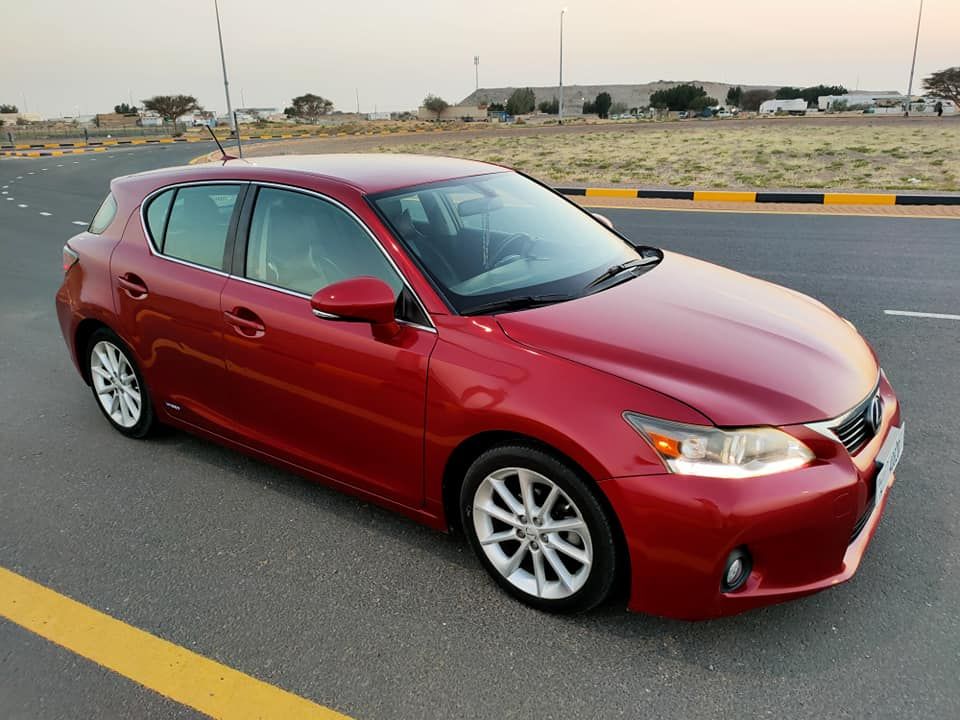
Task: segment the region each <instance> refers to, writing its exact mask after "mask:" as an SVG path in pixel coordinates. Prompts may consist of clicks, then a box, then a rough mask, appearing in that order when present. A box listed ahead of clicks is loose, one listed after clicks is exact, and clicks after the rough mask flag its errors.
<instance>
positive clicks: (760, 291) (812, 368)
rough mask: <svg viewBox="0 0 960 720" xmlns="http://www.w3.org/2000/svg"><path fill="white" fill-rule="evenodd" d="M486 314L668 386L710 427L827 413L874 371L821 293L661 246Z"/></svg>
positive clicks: (866, 383)
mask: <svg viewBox="0 0 960 720" xmlns="http://www.w3.org/2000/svg"><path fill="white" fill-rule="evenodd" d="M497 320H498V322H499V323H500V326H501V328H502V329H503V331H504V332H505V333H506V335H507V336H508V337H510V338H512V339H513V340H515V341H517V342H519V343H522V344H524V345H526V346H529V347H531V348H535V349H537V350H540V351H543V352H548V353H551V354H554V355H558V356H561V357H564V358H567V359H569V360H572V361H574V362H578V363H581V364H583V365H588V366H590V367H593V368H596V369H597V370H601V371H603V372H607V373H611V374H613V375H616V376H618V377H621V378H623V379H625V380H628V381H630V382H633V383H637V384H639V385H643V386H645V387H648V388H650V389H652V390H656V391H658V392H661V393H665V394H667V395H671V396H672V397H674V398H676V399H678V400H680V401H682V402H684V403H686V404H688V405H690V406H692V407H694V408H695V409H697V410H699V411H700V412H701V413H703V414H704V415H706V416H707V417H709V418H710V419H711V420H712V421H713V422H714V423H716V424H717V425H721V426H744V425H792V424H798V423H805V422H811V421H815V420H825V419H828V418H833V417H836V416H838V415H841V414H842V413H844V412H845V411H847V410H849V409H850V408H852V407H853V406H854V405H856V404H857V403H858V402H859V401H861V400H862V399H863V398H864V397H866V396H867V394H868V393H869V392H870V391H871V390H872V389H873V387H874V385H875V384H876V381H877V374H878V371H879V368H878V366H877V361H876V358H875V356H874V354H873V352H872V350H871V349H870V347H869V346H868V345H867V343H866V342H865V341H864V340H863V338H861V337H860V335H859V334H858V333H857V332H856V330H854V328H853V327H852V326H851V325H850V324H849V323H847V322H846V321H845V320H843V318H841V317H840V316H838V315H837V314H836V313H834V312H833V311H832V310H830V309H829V308H828V307H827V306H825V305H824V304H823V303H821V302H818V301H817V300H814V299H813V298H810V297H807V296H806V295H803V294H801V293H798V292H795V291H793V290H789V289H787V288H784V287H780V286H778V285H774V284H772V283H769V282H766V281H763V280H759V279H757V278H753V277H749V276H747V275H742V274H740V273H737V272H734V271H732V270H727V269H725V268H722V267H719V266H717V265H713V264H711V263H707V262H703V261H700V260H695V259H693V258H689V257H686V256H683V255H678V254H676V253H669V252H668V253H664V258H663V260H662V262H660V264H659V265H657V266H656V267H654V268H652V269H650V270H649V271H647V272H646V273H644V274H643V275H641V276H640V277H638V278H636V279H633V280H629V281H627V282H624V283H622V284H620V285H617V286H615V287H612V288H610V289H608V290H604V291H601V292H598V293H595V294H593V295H588V296H586V297H583V298H579V299H577V300H571V301H569V302H564V303H558V304H555V305H549V306H546V307H542V308H536V309H531V310H524V311H522V312H513V313H507V314H501V315H498V316H497ZM557 391H558V392H562V391H563V389H562V388H558V389H557ZM623 409H624V410H635V411H638V412H643V408H627V407H625V408H623Z"/></svg>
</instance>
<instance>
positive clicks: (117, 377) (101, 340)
mask: <svg viewBox="0 0 960 720" xmlns="http://www.w3.org/2000/svg"><path fill="white" fill-rule="evenodd" d="M87 370H88V373H89V377H90V386H91V387H92V388H93V396H94V397H95V398H96V400H97V406H98V407H99V408H100V411H101V412H102V413H103V414H104V416H105V417H106V418H107V420H108V421H109V422H110V424H111V425H113V427H114V429H116V430H117V431H118V432H121V433H123V434H124V435H126V436H128V437H134V438H142V437H146V436H147V435H148V434H149V433H150V431H151V430H152V429H153V426H154V424H155V418H154V414H153V404H152V403H151V401H150V393H149V392H148V391H147V386H146V384H145V383H144V382H143V377H142V376H141V374H140V370H139V369H138V368H137V365H136V362H135V361H134V359H133V354H132V353H131V352H130V350H129V349H127V346H126V344H124V342H123V341H122V340H121V339H120V338H119V337H118V336H117V334H116V333H114V332H113V331H111V330H108V329H106V328H101V329H100V330H97V331H96V332H94V333H93V335H91V336H90V340H89V342H88V343H87Z"/></svg>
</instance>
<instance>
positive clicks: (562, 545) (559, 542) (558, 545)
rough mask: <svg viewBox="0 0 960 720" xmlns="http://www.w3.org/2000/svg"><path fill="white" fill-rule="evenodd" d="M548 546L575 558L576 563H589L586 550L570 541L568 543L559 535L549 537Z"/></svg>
mask: <svg viewBox="0 0 960 720" xmlns="http://www.w3.org/2000/svg"><path fill="white" fill-rule="evenodd" d="M550 547H552V548H554V549H556V550H559V551H560V552H562V553H563V554H564V555H566V556H567V557H569V558H573V559H574V560H576V561H577V562H578V563H580V564H582V565H589V564H590V556H589V554H588V553H587V551H586V550H584V549H583V548H578V547H577V546H576V545H573V544H572V543H568V542H567V541H566V540H564V539H563V538H562V537H560V536H559V535H557V536H556V537H551V538H550Z"/></svg>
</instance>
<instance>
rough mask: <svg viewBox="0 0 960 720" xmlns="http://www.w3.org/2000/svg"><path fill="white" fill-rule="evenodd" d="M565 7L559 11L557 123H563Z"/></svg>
mask: <svg viewBox="0 0 960 720" xmlns="http://www.w3.org/2000/svg"><path fill="white" fill-rule="evenodd" d="M566 12H567V9H566V8H564V9H563V10H561V11H560V103H559V107H558V108H557V123H558V124H560V125H563V16H564V15H565V14H566Z"/></svg>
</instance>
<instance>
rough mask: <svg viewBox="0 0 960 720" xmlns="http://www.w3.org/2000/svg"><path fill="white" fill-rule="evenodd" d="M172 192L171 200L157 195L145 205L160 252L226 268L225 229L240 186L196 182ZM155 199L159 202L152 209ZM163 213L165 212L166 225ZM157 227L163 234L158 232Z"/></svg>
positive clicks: (201, 263)
mask: <svg viewBox="0 0 960 720" xmlns="http://www.w3.org/2000/svg"><path fill="white" fill-rule="evenodd" d="M171 192H173V195H171V199H170V200H167V199H165V198H163V196H158V197H157V198H156V200H154V202H152V203H150V207H149V208H147V224H148V226H149V229H150V232H151V234H152V235H153V238H154V242H155V243H156V244H157V246H158V247H159V249H160V252H162V253H163V254H164V255H169V256H170V257H175V258H179V259H181V260H187V261H189V262H192V263H196V264H197V265H203V266H204V267H209V268H214V269H216V270H223V269H225V265H224V251H225V249H226V244H227V233H228V231H229V228H230V219H231V217H232V216H233V211H234V207H235V206H236V204H237V196H238V195H239V193H240V186H239V185H198V186H196V187H184V188H179V189H178V190H175V191H171ZM158 200H159V201H160V202H161V205H160V206H159V207H158V208H157V209H156V210H155V211H154V205H155V204H157V201H158ZM163 204H167V205H169V212H164V208H163ZM151 211H154V212H153V213H152V215H153V217H152V218H151ZM162 215H166V216H167V220H166V226H165V227H163V225H164V222H163V220H162V218H161V216H162ZM161 228H162V230H161ZM158 230H159V231H161V232H162V235H159V236H158V234H157V233H158Z"/></svg>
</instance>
